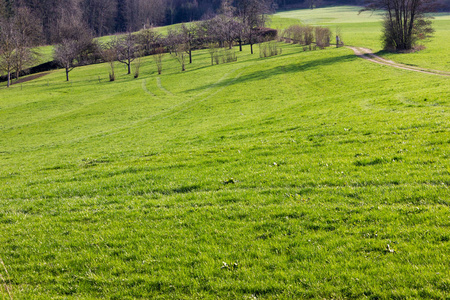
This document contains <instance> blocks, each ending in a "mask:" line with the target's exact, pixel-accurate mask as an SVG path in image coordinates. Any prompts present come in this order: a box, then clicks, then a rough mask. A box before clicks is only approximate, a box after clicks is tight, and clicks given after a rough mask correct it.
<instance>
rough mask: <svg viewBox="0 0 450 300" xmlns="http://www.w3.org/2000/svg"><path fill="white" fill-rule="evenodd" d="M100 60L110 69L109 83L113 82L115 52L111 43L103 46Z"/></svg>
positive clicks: (114, 75) (114, 76)
mask: <svg viewBox="0 0 450 300" xmlns="http://www.w3.org/2000/svg"><path fill="white" fill-rule="evenodd" d="M102 58H103V60H104V61H105V62H107V63H108V65H109V67H110V71H109V81H115V80H116V73H115V63H116V50H115V49H114V46H113V45H111V43H108V44H106V45H104V46H103V51H102Z"/></svg>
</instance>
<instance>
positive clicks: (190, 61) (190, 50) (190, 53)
mask: <svg viewBox="0 0 450 300" xmlns="http://www.w3.org/2000/svg"><path fill="white" fill-rule="evenodd" d="M189 63H190V64H192V49H189Z"/></svg>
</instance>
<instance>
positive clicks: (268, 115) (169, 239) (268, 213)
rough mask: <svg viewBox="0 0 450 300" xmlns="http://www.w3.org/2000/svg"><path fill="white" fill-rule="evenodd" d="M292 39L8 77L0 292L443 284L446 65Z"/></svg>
mask: <svg viewBox="0 0 450 300" xmlns="http://www.w3.org/2000/svg"><path fill="white" fill-rule="evenodd" d="M299 13H300V12H299ZM290 22H295V20H291V21H290ZM375 23H376V22H375ZM366 25H367V26H368V27H369V28H370V24H366ZM366 25H364V26H366ZM355 28H356V27H355ZM369 30H370V29H369ZM439 34H440V33H439ZM442 34H443V35H445V34H448V32H446V33H445V32H444V33H442ZM360 46H364V45H360ZM282 47H283V54H282V55H280V56H277V57H272V58H266V59H260V58H259V57H258V56H257V54H255V55H250V53H249V48H245V49H244V52H243V53H238V61H237V62H235V63H230V64H222V65H218V66H210V58H209V54H208V52H207V51H199V52H196V53H195V55H194V63H193V64H192V65H189V66H187V71H186V72H184V73H181V72H180V71H179V70H180V66H179V65H178V64H177V62H176V61H175V60H174V59H173V58H171V57H170V56H166V57H165V60H164V70H163V74H162V75H161V76H158V75H157V73H156V67H155V66H154V63H153V61H152V58H146V59H145V60H144V65H143V67H142V70H141V77H140V78H139V79H133V78H132V76H127V75H124V74H125V72H126V71H125V69H124V68H123V67H121V66H120V67H119V65H118V67H119V69H118V70H119V71H118V73H119V76H118V80H117V81H116V82H108V81H107V76H108V67H107V66H106V65H96V66H88V67H83V68H77V69H75V70H74V71H72V73H71V78H72V81H71V82H69V83H66V82H64V79H65V77H64V71H56V72H52V73H51V74H49V75H46V76H44V77H41V78H39V79H37V80H34V81H31V82H27V83H24V84H23V85H15V86H13V87H12V88H10V89H5V88H2V89H0V120H1V121H0V130H1V131H0V232H1V233H2V234H1V235H0V258H1V259H2V261H3V262H4V264H5V267H6V269H7V270H8V274H9V278H10V279H8V276H7V275H6V272H5V271H4V270H3V269H0V274H2V276H3V278H5V280H4V281H2V287H1V288H0V293H2V296H4V297H6V298H7V297H8V294H7V292H6V290H5V286H7V287H9V288H11V290H12V292H11V293H12V295H13V296H14V298H15V299H49V298H54V299H95V298H102V297H103V298H109V299H135V298H145V299H255V298H256V299H295V298H318V299H319V298H320V299H323V298H327V299H331V298H333V299H340V298H341V299H344V298H345V299H347V298H373V299H392V298H408V297H409V298H434V299H438V298H446V297H448V295H449V291H450V276H449V275H448V274H449V263H450V260H449V256H448V251H449V247H450V230H449V224H450V222H449V221H450V220H449V205H450V197H449V184H450V152H449V149H450V148H449V146H450V134H449V129H450V128H449V127H450V118H449V117H450V116H449V115H450V111H449V107H450V100H449V98H448V95H449V84H448V80H449V79H448V78H447V77H439V76H434V75H427V74H420V73H414V72H410V71H405V70H400V69H393V68H390V67H387V66H380V65H377V64H373V63H371V62H368V61H365V60H362V59H359V58H357V57H356V56H354V54H353V52H352V51H351V50H349V49H346V48H339V49H335V48H330V49H326V50H320V51H312V52H303V50H302V49H301V48H300V47H298V46H294V45H282ZM256 49H257V48H256ZM430 51H431V50H430ZM414 55H416V54H414ZM417 55H418V56H420V55H422V53H418V54H417ZM425 55H426V54H423V56H425ZM402 57H405V59H406V57H407V56H406V55H405V56H402ZM429 63H430V64H433V65H437V64H438V63H439V62H438V61H433V62H429ZM388 245H389V246H388ZM0 280H2V279H0ZM3 283H5V284H3Z"/></svg>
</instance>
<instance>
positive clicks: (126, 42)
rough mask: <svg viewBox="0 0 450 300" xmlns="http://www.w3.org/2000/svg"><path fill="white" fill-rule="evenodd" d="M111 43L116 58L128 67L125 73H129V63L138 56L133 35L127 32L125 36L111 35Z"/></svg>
mask: <svg viewBox="0 0 450 300" xmlns="http://www.w3.org/2000/svg"><path fill="white" fill-rule="evenodd" d="M111 43H112V45H114V49H115V50H116V60H117V61H119V62H121V63H123V64H125V65H126V66H127V69H128V73H127V74H131V63H132V62H133V61H134V60H135V59H136V57H137V56H138V55H137V52H138V47H137V45H136V41H135V37H134V36H133V35H132V34H131V32H129V33H128V34H127V35H126V36H125V37H117V36H116V37H113V39H112V41H111Z"/></svg>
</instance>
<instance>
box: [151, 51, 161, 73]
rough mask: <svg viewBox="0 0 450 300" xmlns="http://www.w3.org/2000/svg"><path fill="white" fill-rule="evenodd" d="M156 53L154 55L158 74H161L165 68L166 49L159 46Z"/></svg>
mask: <svg viewBox="0 0 450 300" xmlns="http://www.w3.org/2000/svg"><path fill="white" fill-rule="evenodd" d="M155 52H156V53H155V54H154V55H153V60H154V61H155V64H156V67H157V68H158V75H161V73H162V68H163V63H162V62H163V57H164V49H163V48H162V47H159V48H157V49H156V51H155Z"/></svg>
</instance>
